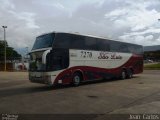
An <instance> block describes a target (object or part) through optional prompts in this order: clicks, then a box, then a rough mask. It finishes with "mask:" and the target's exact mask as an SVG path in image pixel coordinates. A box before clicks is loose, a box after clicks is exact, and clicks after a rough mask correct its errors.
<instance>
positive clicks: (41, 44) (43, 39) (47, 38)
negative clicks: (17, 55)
mask: <svg viewBox="0 0 160 120" xmlns="http://www.w3.org/2000/svg"><path fill="white" fill-rule="evenodd" d="M54 36H55V34H46V35H42V36H39V37H37V38H36V41H35V43H34V45H33V48H32V50H35V49H40V48H47V47H52V43H53V40H54Z"/></svg>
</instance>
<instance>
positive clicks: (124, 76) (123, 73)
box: [121, 70, 127, 80]
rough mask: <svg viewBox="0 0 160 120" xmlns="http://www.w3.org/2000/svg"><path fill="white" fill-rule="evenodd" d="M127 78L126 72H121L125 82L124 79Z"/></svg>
mask: <svg viewBox="0 0 160 120" xmlns="http://www.w3.org/2000/svg"><path fill="white" fill-rule="evenodd" d="M126 77H127V75H126V71H124V70H123V71H122V72H121V79H122V80H124V79H126Z"/></svg>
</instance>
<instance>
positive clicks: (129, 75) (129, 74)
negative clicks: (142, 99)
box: [128, 69, 133, 79]
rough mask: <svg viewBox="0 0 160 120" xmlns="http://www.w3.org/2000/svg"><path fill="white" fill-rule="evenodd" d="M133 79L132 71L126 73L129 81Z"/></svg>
mask: <svg viewBox="0 0 160 120" xmlns="http://www.w3.org/2000/svg"><path fill="white" fill-rule="evenodd" d="M132 77H133V71H132V70H131V69H130V70H129V72H128V78H129V79H131V78H132Z"/></svg>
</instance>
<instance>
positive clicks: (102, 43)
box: [97, 39, 110, 51]
mask: <svg viewBox="0 0 160 120" xmlns="http://www.w3.org/2000/svg"><path fill="white" fill-rule="evenodd" d="M97 49H98V50H100V51H110V44H109V42H108V41H107V40H101V39H97Z"/></svg>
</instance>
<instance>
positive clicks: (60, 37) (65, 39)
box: [53, 33, 72, 48]
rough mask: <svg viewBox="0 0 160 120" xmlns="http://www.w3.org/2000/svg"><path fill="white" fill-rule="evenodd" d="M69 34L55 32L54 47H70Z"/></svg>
mask: <svg viewBox="0 0 160 120" xmlns="http://www.w3.org/2000/svg"><path fill="white" fill-rule="evenodd" d="M71 37H72V36H71V35H70V34H66V33H58V34H56V38H55V43H54V45H53V46H54V47H56V48H70V46H71V42H70V41H71Z"/></svg>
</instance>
